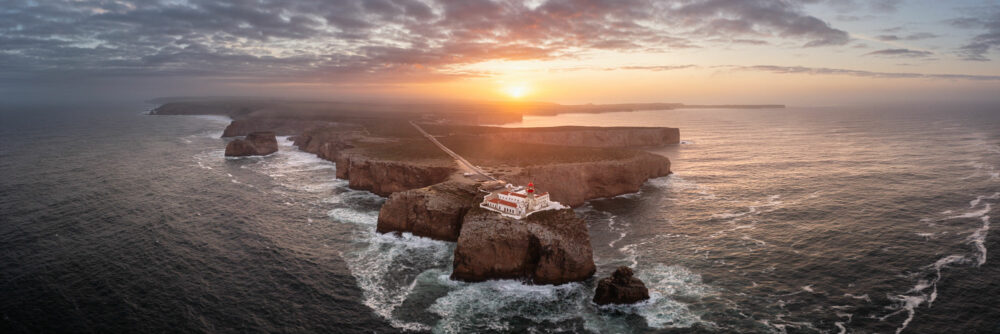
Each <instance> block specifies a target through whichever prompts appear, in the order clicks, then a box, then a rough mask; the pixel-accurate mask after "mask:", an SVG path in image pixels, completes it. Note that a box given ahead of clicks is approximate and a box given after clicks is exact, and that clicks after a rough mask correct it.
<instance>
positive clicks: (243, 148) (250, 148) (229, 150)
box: [226, 131, 278, 157]
mask: <svg viewBox="0 0 1000 334" xmlns="http://www.w3.org/2000/svg"><path fill="white" fill-rule="evenodd" d="M277 151H278V140H277V138H275V136H274V132H270V131H259V132H251V133H249V134H247V135H246V137H245V138H243V139H234V140H233V141H230V142H229V143H228V144H226V156H227V157H246V156H252V155H268V154H271V153H274V152H277Z"/></svg>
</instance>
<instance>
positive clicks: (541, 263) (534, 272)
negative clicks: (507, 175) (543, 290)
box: [451, 207, 596, 284]
mask: <svg viewBox="0 0 1000 334" xmlns="http://www.w3.org/2000/svg"><path fill="white" fill-rule="evenodd" d="M453 267H454V270H453V272H452V275H451V277H452V278H453V279H457V280H463V281H470V282H479V281H485V280H489V279H523V280H526V281H529V282H531V283H534V284H563V283H568V282H575V281H582V280H586V279H588V278H590V277H591V276H593V275H594V272H595V270H596V267H595V265H594V258H593V249H592V248H591V246H590V234H589V231H588V229H587V223H586V222H584V221H583V219H580V218H579V217H577V216H576V214H575V213H574V212H573V210H570V209H564V210H551V211H542V212H538V213H535V214H532V215H531V216H529V217H528V218H525V219H522V220H516V219H512V218H507V217H503V216H501V215H498V214H496V213H495V212H492V211H488V210H485V209H482V208H478V207H476V208H472V209H471V210H469V212H468V213H467V214H466V215H465V217H464V222H463V224H462V232H461V235H459V237H458V244H457V245H456V246H455V259H454V263H453Z"/></svg>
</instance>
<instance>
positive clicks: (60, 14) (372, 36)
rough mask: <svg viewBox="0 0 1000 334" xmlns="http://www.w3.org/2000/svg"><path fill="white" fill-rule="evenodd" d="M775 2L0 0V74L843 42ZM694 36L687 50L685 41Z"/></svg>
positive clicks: (322, 67) (350, 68)
mask: <svg viewBox="0 0 1000 334" xmlns="http://www.w3.org/2000/svg"><path fill="white" fill-rule="evenodd" d="M802 4H803V3H802V2H800V1H786V0H664V1H659V0H618V1H611V0H547V1H543V2H540V3H532V4H527V3H525V2H524V1H520V0H504V1H491V0H305V1H293V0H260V1H244V0H231V1H216V0H188V1H173V0H160V1H144V2H140V3H132V2H128V1H106V0H50V1H37V2H36V1H30V0H10V1H8V2H7V3H5V4H4V9H3V10H2V11H0V45H3V48H2V50H0V60H2V62H0V80H23V79H36V80H41V79H46V78H51V79H52V80H65V79H67V78H82V77H97V76H102V77H129V76H178V77H185V76H188V77H211V78H216V79H217V78H232V79H233V80H260V81H282V80H285V81H346V80H352V81H353V80H388V81H392V80H395V78H398V79H399V80H416V81H426V80H447V79H449V78H455V77H465V76H469V75H473V76H474V75H479V74H476V73H468V72H466V71H463V70H462V69H461V68H462V66H463V65H466V64H473V63H478V62H483V61H491V60H524V59H536V60H544V59H553V58H560V57H574V56H577V55H580V54H583V53H586V52H588V51H593V50H612V51H664V50H670V49H678V48H695V47H700V46H702V44H703V43H709V44H710V43H720V44H721V43H727V44H765V43H770V42H772V41H790V42H793V43H798V44H801V45H803V46H827V45H844V44H846V43H847V42H848V41H849V37H848V35H847V33H846V32H844V31H842V30H839V29H836V28H834V27H832V26H830V25H829V24H828V23H826V22H824V21H823V20H820V19H819V18H816V17H814V16H811V15H809V14H806V13H805V12H804V9H803V8H802ZM696 40H697V41H700V42H695V41H696Z"/></svg>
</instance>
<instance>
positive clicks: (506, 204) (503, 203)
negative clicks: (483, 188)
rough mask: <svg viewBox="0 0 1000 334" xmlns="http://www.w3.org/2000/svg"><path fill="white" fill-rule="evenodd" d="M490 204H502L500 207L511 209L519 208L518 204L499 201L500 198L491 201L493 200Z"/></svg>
mask: <svg viewBox="0 0 1000 334" xmlns="http://www.w3.org/2000/svg"><path fill="white" fill-rule="evenodd" d="M489 202H490V203H496V204H500V205H503V206H509V207H512V208H516V207H517V204H514V203H511V202H508V201H505V200H502V199H499V198H494V199H491V200H489Z"/></svg>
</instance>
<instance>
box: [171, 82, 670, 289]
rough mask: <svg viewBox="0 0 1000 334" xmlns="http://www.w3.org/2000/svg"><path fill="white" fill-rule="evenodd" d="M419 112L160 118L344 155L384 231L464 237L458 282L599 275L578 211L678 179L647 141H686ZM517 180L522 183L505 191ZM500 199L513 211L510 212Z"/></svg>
mask: <svg viewBox="0 0 1000 334" xmlns="http://www.w3.org/2000/svg"><path fill="white" fill-rule="evenodd" d="M411 107H413V109H412V110H408V109H406V108H399V106H397V105H349V104H342V103H320V102H287V101H283V102H273V101H259V100H195V101H187V102H183V101H175V102H170V103H166V104H163V105H161V106H160V107H158V108H156V109H155V110H153V112H152V114H156V115H193V114H214V115H226V116H229V117H230V118H232V122H231V123H230V124H229V126H227V127H226V129H225V131H224V132H223V137H227V138H228V137H233V138H234V141H235V140H236V139H235V138H236V137H243V136H247V135H250V134H252V133H258V132H262V131H266V132H273V133H275V134H277V135H284V136H292V139H293V141H294V144H295V146H297V147H298V148H299V149H301V150H303V151H306V152H310V153H313V154H316V155H317V156H318V157H320V158H323V159H326V160H330V161H333V162H335V163H336V175H335V176H336V177H337V178H341V179H345V180H347V181H348V186H349V187H351V188H353V189H359V190H367V191H371V192H373V193H375V194H378V195H380V196H385V197H388V199H387V200H386V202H385V204H384V205H383V207H382V209H381V211H380V214H379V217H378V224H377V228H376V231H377V232H379V233H401V232H409V233H412V234H414V235H417V236H422V237H427V238H432V239H437V240H444V241H451V242H456V243H457V246H456V248H455V259H454V271H453V273H452V278H454V279H459V280H465V281H482V280H488V279H500V278H509V279H521V280H524V281H526V282H529V283H534V284H562V283H567V282H573V281H580V280H586V279H588V278H590V277H592V276H593V274H594V272H595V266H594V262H593V257H592V253H593V251H592V249H591V245H590V236H589V232H588V230H587V225H586V223H585V222H584V221H583V220H582V219H580V218H579V217H577V216H576V214H575V213H574V212H573V211H572V209H570V207H575V206H579V205H582V204H584V202H585V201H587V200H590V199H595V198H603V197H611V196H616V195H621V194H626V193H632V192H636V191H638V190H639V187H640V186H641V185H642V184H643V183H644V182H646V180H648V179H650V178H655V177H661V176H666V175H668V174H670V173H671V172H670V160H669V159H667V158H666V157H663V156H660V155H656V154H652V153H648V152H645V151H643V150H642V148H647V147H658V146H663V145H669V144H677V143H679V141H680V133H679V130H678V129H676V128H651V127H550V128H501V127H490V126H483V125H480V123H484V122H486V123H489V122H493V121H497V120H508V121H516V120H519V119H520V117H521V115H522V114H521V113H513V112H509V111H506V110H502V109H491V110H484V109H474V110H475V112H474V113H472V114H470V113H469V112H462V111H455V110H456V109H457V110H463V109H461V107H456V108H443V109H441V110H447V111H440V112H429V111H426V110H427V109H428V108H430V107H428V106H411ZM413 110H422V111H423V112H413ZM499 180H502V181H499ZM505 186H506V187H511V188H510V189H508V190H507V191H506V192H504V191H503V190H497V189H499V188H498V187H505ZM519 186H520V187H519ZM524 186H527V187H528V188H525V187H524ZM535 189H538V193H537V195H538V197H537V198H535V197H534V196H535V195H536V193H534V191H535ZM529 190H530V192H529ZM518 196H524V197H526V198H527V197H529V196H530V197H531V198H532V199H531V200H530V201H523V202H519V201H518V199H517V198H514V197H518ZM501 199H503V201H504V202H506V203H501V202H500V200H501ZM491 200H492V201H495V202H497V203H496V204H498V205H497V206H492V207H491V206H490V201H491ZM508 200H509V201H508ZM484 203H485V204H484ZM499 204H505V205H508V207H507V208H508V209H506V210H511V211H509V212H508V214H503V213H502V212H501V211H502V210H505V209H504V208H505V206H501V205H499ZM519 205H524V206H523V207H522V209H520V210H527V211H517V210H519V209H518V207H519ZM530 205H534V206H530ZM528 211H530V212H528Z"/></svg>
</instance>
